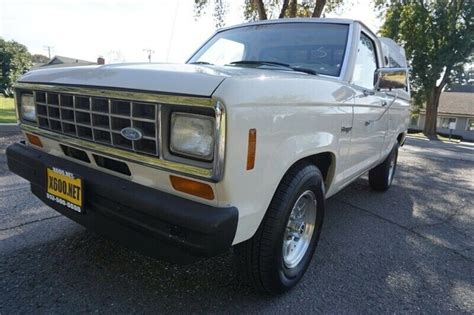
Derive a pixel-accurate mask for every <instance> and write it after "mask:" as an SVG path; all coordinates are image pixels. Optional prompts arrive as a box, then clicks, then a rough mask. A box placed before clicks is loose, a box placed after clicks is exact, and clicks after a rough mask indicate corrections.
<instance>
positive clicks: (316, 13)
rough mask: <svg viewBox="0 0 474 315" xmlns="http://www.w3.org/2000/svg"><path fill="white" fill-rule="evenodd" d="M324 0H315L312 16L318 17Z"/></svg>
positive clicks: (321, 11)
mask: <svg viewBox="0 0 474 315" xmlns="http://www.w3.org/2000/svg"><path fill="white" fill-rule="evenodd" d="M325 5H326V0H316V6H315V7H314V10H313V14H312V15H311V16H312V17H320V16H321V14H322V13H323V10H324V6H325Z"/></svg>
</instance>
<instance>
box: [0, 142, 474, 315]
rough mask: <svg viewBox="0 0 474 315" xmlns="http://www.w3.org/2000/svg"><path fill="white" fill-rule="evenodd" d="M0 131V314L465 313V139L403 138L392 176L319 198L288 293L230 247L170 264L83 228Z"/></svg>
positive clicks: (472, 281) (471, 301)
mask: <svg viewBox="0 0 474 315" xmlns="http://www.w3.org/2000/svg"><path fill="white" fill-rule="evenodd" d="M19 139H20V137H19V136H18V135H17V134H5V133H3V134H1V133H0V314H20V313H35V314H37V313H48V314H71V313H92V312H94V313H96V312H97V313H114V314H116V313H274V314H275V313H292V314H293V313H294V314H303V313H305V314H307V313H374V314H378V313H430V314H433V313H440V314H441V313H442V314H445V313H470V314H472V313H474V205H473V203H474V146H473V145H469V144H462V143H461V144H445V143H441V142H438V141H424V140H415V139H408V140H407V143H406V145H405V146H404V147H403V148H402V149H401V151H400V155H399V164H398V169H397V174H396V177H395V181H394V185H393V186H392V187H391V189H390V190H389V191H388V192H386V193H378V192H374V191H372V190H370V188H369V185H368V181H367V179H366V178H365V177H363V178H361V179H359V180H357V181H356V182H354V183H353V184H351V185H350V186H349V187H347V188H346V189H344V190H343V191H341V192H340V193H338V194H337V195H335V196H334V197H332V198H330V199H329V200H328V206H327V213H326V219H325V222H324V226H323V231H322V234H321V240H320V243H319V246H318V248H317V250H316V254H315V257H314V258H313V261H312V263H311V266H310V268H309V270H308V271H307V273H306V275H305V277H304V279H303V281H302V282H301V283H300V284H299V285H298V286H297V287H296V288H295V289H294V290H292V291H290V292H289V293H287V294H285V295H282V296H278V297H268V296H263V295H260V294H258V293H256V292H254V291H252V290H251V289H250V288H249V287H248V286H247V285H245V283H244V282H243V281H242V279H240V278H239V275H238V273H237V272H236V270H235V268H234V267H233V263H232V253H231V251H229V253H226V254H224V255H222V256H219V257H216V258H212V259H206V260H202V261H199V262H197V263H195V264H192V265H188V266H176V265H172V264H168V263H164V262H160V261H156V260H153V259H150V258H147V257H144V256H141V255H139V254H137V253H134V252H132V251H130V250H127V249H124V248H123V247H121V246H120V245H118V244H116V243H114V242H111V241H108V240H105V239H103V238H101V237H99V236H97V235H95V234H94V233H92V232H90V231H87V230H85V229H84V228H82V227H81V226H79V225H78V224H76V223H74V222H72V221H70V220H69V219H67V218H65V217H63V216H61V215H59V214H58V213H57V212H55V211H54V210H52V209H50V208H49V207H47V206H45V205H43V204H42V203H41V202H40V201H39V200H38V199H36V198H35V197H34V196H33V195H32V194H31V193H30V192H29V185H28V183H27V182H26V181H24V180H22V179H21V178H19V177H18V176H16V175H14V174H12V173H10V172H9V171H8V170H7V167H6V164H5V160H6V157H5V148H6V146H7V145H8V144H10V143H13V142H15V141H17V140H19Z"/></svg>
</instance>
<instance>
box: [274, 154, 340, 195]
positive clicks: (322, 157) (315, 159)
mask: <svg viewBox="0 0 474 315" xmlns="http://www.w3.org/2000/svg"><path fill="white" fill-rule="evenodd" d="M302 162H307V163H310V164H312V165H314V166H316V167H317V168H318V169H319V170H320V171H321V174H322V175H323V180H324V186H325V187H324V188H325V191H328V189H329V187H330V186H331V184H332V181H333V179H334V174H335V170H336V155H335V154H334V153H332V152H330V151H325V152H320V153H316V154H312V155H308V156H305V157H303V158H300V159H299V160H297V161H295V162H294V163H293V164H292V165H291V166H290V167H289V168H288V169H287V170H286V171H285V175H286V174H287V173H288V171H289V170H290V169H291V168H293V167H294V166H295V165H297V164H299V163H302ZM285 175H283V176H285Z"/></svg>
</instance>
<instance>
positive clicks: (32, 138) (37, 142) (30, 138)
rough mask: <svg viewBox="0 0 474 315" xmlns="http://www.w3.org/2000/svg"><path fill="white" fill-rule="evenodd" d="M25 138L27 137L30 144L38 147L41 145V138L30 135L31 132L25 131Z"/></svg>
mask: <svg viewBox="0 0 474 315" xmlns="http://www.w3.org/2000/svg"><path fill="white" fill-rule="evenodd" d="M26 138H27V139H28V142H29V143H31V144H33V145H35V146H37V147H40V148H42V147H43V143H41V140H40V138H39V137H38V136H35V135H32V134H31V133H27V134H26Z"/></svg>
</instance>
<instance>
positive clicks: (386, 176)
mask: <svg viewBox="0 0 474 315" xmlns="http://www.w3.org/2000/svg"><path fill="white" fill-rule="evenodd" d="M398 147H399V146H398V143H396V144H395V145H394V146H393V149H392V151H391V152H390V154H389V155H388V156H387V158H386V159H385V160H384V161H383V162H382V163H381V164H379V165H377V166H376V167H374V168H373V169H371V170H370V171H369V184H370V186H371V187H372V189H373V190H377V191H386V190H387V189H389V188H390V186H391V185H392V182H393V177H394V176H395V170H396V169H397V158H398Z"/></svg>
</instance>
